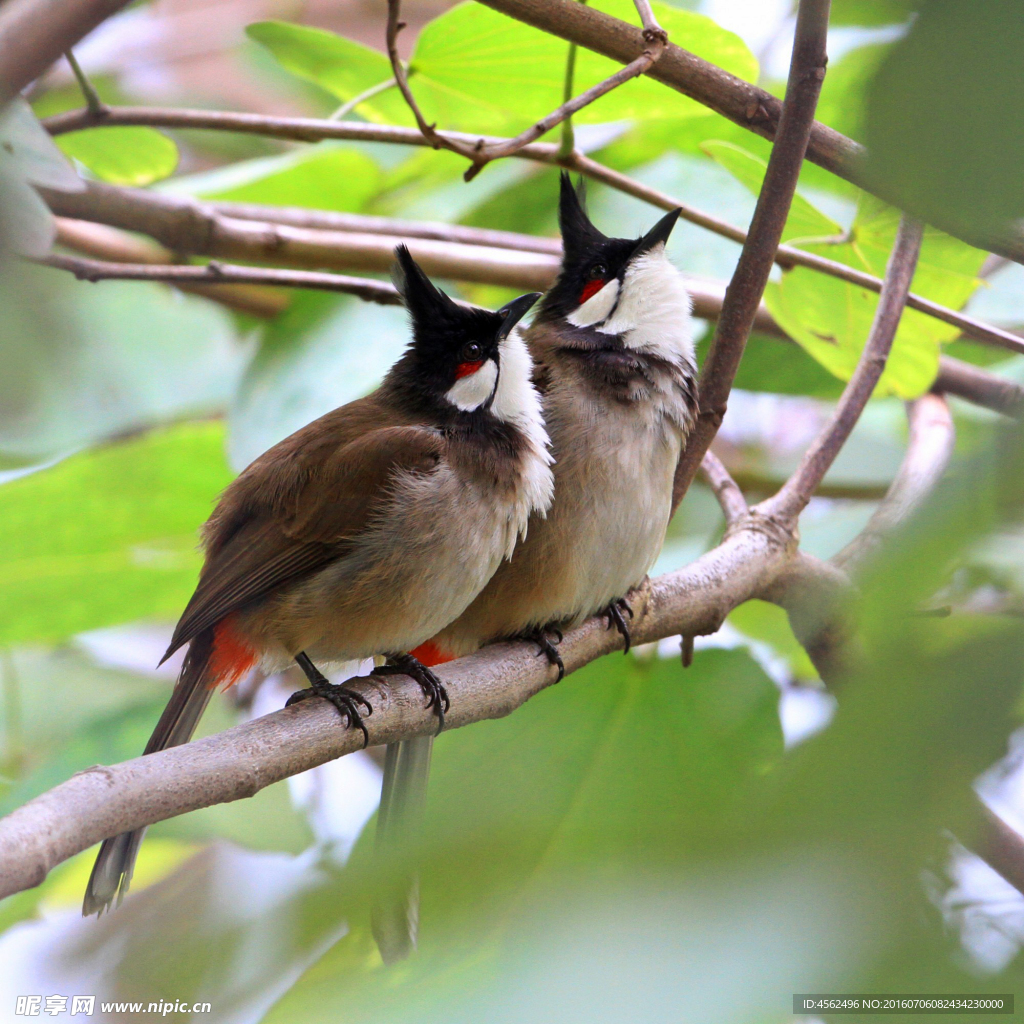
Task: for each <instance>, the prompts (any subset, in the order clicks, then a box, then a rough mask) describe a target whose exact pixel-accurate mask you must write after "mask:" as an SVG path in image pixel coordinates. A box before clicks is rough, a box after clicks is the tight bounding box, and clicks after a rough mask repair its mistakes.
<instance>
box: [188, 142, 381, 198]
mask: <svg viewBox="0 0 1024 1024" xmlns="http://www.w3.org/2000/svg"><path fill="white" fill-rule="evenodd" d="M380 183H381V172H380V168H379V167H378V166H377V164H376V163H375V162H374V161H373V160H371V159H370V157H368V156H367V155H366V154H365V153H362V152H360V151H359V150H358V149H354V148H352V147H351V146H345V145H342V144H339V143H336V142H322V143H320V144H319V145H317V146H312V147H308V148H303V149H299V150H296V151H294V152H292V153H287V154H285V155H283V156H270V157H259V158H257V159H254V160H244V161H241V162H239V163H235V164H228V165H227V166H226V167H223V168H219V169H217V170H215V171H210V172H207V173H205V174H197V175H193V176H191V177H189V178H180V179H178V180H176V181H175V182H174V183H173V185H172V186H171V187H170V189H169V191H175V192H187V193H189V194H191V195H199V196H202V197H203V198H205V199H227V200H233V201H235V202H244V203H267V204H270V205H274V206H307V207H312V208H314V209H322V210H340V211H343V212H346V213H354V212H356V211H358V210H361V209H363V207H364V206H365V205H366V203H367V202H368V200H369V199H370V198H371V197H372V196H374V195H375V194H376V192H377V190H378V189H379V187H380Z"/></svg>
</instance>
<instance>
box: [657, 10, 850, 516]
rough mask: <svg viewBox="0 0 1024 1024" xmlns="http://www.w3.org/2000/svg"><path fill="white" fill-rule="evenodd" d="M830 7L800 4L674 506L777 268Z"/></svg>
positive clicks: (710, 434)
mask: <svg viewBox="0 0 1024 1024" xmlns="http://www.w3.org/2000/svg"><path fill="white" fill-rule="evenodd" d="M829 6H830V0H800V8H799V13H798V15H797V26H796V38H795V39H794V41H793V57H792V60H791V61H790V67H789V81H788V82H787V85H786V99H785V101H784V104H783V110H782V117H781V120H780V123H779V130H778V134H777V137H776V140H775V145H774V146H773V147H772V155H771V157H770V159H769V161H768V170H767V171H766V172H765V176H764V182H763V183H762V185H761V193H760V195H759V196H758V199H757V207H756V209H755V210H754V218H753V220H752V221H751V222H750V231H749V233H748V234H747V239H746V241H745V242H744V245H743V252H742V253H741V254H740V258H739V262H738V263H737V264H736V270H735V272H734V273H733V276H732V281H731V282H730V283H729V287H728V289H727V290H726V293H725V302H724V303H723V304H722V312H721V315H720V316H719V319H718V323H717V325H716V327H715V335H714V338H713V339H712V342H711V348H710V349H709V350H708V354H707V358H706V359H705V360H704V366H703V367H702V369H701V375H700V384H699V387H698V397H699V401H700V405H699V411H698V414H697V421H696V424H695V425H694V428H693V431H692V432H691V434H690V437H689V439H688V440H687V444H686V448H685V449H684V451H683V455H682V457H681V458H680V460H679V466H678V467H677V469H676V478H675V484H674V487H673V507H676V506H678V504H679V502H680V501H682V498H683V495H684V494H685V493H686V490H687V488H688V487H689V486H690V484H691V483H692V482H693V478H694V476H695V475H696V473H697V468H698V466H699V465H700V462H701V459H702V458H703V457H704V453H705V452H706V451H707V450H708V447H709V446H710V444H711V441H712V439H713V438H714V436H715V434H716V433H718V428H719V426H721V423H722V418H723V416H724V415H725V409H726V405H727V404H728V400H729V392H730V391H731V390H732V382H733V379H734V378H735V376H736V370H737V368H738V367H739V364H740V358H741V356H742V355H743V349H744V346H745V345H746V343H747V338H748V337H749V335H750V330H751V328H752V327H753V325H754V318H755V316H756V315H757V311H758V308H759V307H760V305H761V297H762V295H763V294H764V288H765V285H766V284H767V283H768V275H769V274H770V273H771V269H772V266H773V265H774V263H775V253H776V250H777V249H778V247H779V241H780V240H781V238H782V229H783V228H784V227H785V225H786V218H787V217H788V216H789V207H790V204H791V203H792V201H793V194H794V193H795V191H796V184H797V180H798V178H799V176H800V167H801V165H802V164H803V159H804V153H805V152H806V150H807V140H808V138H809V136H810V131H811V125H812V124H813V123H814V110H815V107H816V106H817V103H818V95H819V93H820V92H821V83H822V81H823V80H824V77H825V63H826V61H827V59H828V58H827V55H826V52H825V43H826V37H827V35H828V14H829Z"/></svg>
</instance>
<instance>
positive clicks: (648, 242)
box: [627, 206, 683, 262]
mask: <svg viewBox="0 0 1024 1024" xmlns="http://www.w3.org/2000/svg"><path fill="white" fill-rule="evenodd" d="M682 212H683V208H682V207H681V206H680V207H678V208H676V209H675V210H673V211H672V212H671V213H666V214H665V216H664V217H662V218H661V220H659V221H658V223H657V224H655V225H654V227H653V228H651V230H650V231H648V232H647V234H646V235H644V237H643V238H641V239H640V241H639V242H637V243H636V248H635V249H634V250H633V251H632V252H631V253H630V254H629V260H627V262H630V261H632V260H635V259H636V258H637V256H641V255H643V253H645V252H649V251H650V250H651V249H653V248H654V247H655V246H656V245H657V244H658V243H659V242H667V241H668V236H669V235H671V234H672V229H673V228H674V227H675V226H676V221H677V220H679V214H681V213H682Z"/></svg>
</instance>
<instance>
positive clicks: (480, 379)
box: [445, 359, 498, 412]
mask: <svg viewBox="0 0 1024 1024" xmlns="http://www.w3.org/2000/svg"><path fill="white" fill-rule="evenodd" d="M497 379H498V367H497V364H496V363H495V362H494V360H493V359H488V360H487V361H486V362H485V363H484V364H483V366H481V367H480V369H479V370H477V371H476V373H471V374H469V375H468V376H466V377H460V378H459V380H457V381H456V382H455V383H454V384H453V385H452V386H451V387H450V388H449V389H448V390H447V391H446V392H445V398H447V399H448V401H449V402H451V403H452V405H454V406H457V407H458V408H459V409H461V410H462V411H463V412H472V411H473V410H474V409H479V408H480V406H481V405H483V404H484V402H486V401H487V399H488V398H490V397H491V393H492V392H493V391H494V382H495V381H496V380H497Z"/></svg>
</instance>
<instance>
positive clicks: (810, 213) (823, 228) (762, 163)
mask: <svg viewBox="0 0 1024 1024" xmlns="http://www.w3.org/2000/svg"><path fill="white" fill-rule="evenodd" d="M701 149H702V150H703V151H704V152H705V153H706V154H707V155H708V156H710V157H711V158H712V160H715V161H717V162H718V163H719V164H721V165H722V167H724V168H725V169H726V170H727V171H728V172H729V173H730V174H731V175H732V176H733V177H734V178H736V179H737V181H741V182H742V183H743V184H744V185H746V187H747V188H748V189H750V191H751V192H753V193H754V194H755V195H756V194H757V193H758V192H760V190H761V182H762V181H764V175H765V171H766V170H767V169H768V162H767V161H766V160H762V159H761V158H760V157H759V156H754V154H753V153H750V152H748V151H747V150H745V149H743V148H742V147H740V146H737V145H736V144H735V143H732V142H720V141H715V140H712V141H710V142H705V143H704V144H703V145H702V146H701ZM842 233H843V229H842V228H841V227H840V226H839V225H838V224H837V223H836V222H835V221H834V220H832V218H831V217H827V216H825V214H823V213H822V212H821V211H820V210H818V209H817V208H816V207H815V206H812V205H811V203H810V202H808V201H807V200H806V199H805V198H804V197H803V196H802V195H800V193H799V192H797V193H796V194H795V195H794V196H793V203H792V205H791V206H790V208H789V216H788V217H787V218H786V226H785V228H784V229H783V232H782V241H783V242H789V243H794V242H806V241H808V240H809V239H815V238H817V239H821V238H829V237H832V238H834V237H835V236H837V235H841V234H842Z"/></svg>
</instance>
